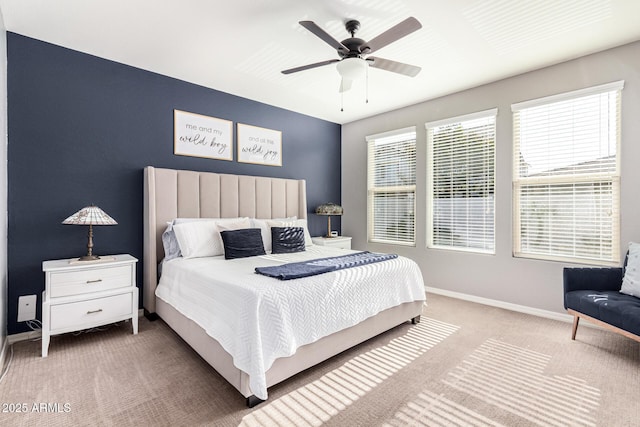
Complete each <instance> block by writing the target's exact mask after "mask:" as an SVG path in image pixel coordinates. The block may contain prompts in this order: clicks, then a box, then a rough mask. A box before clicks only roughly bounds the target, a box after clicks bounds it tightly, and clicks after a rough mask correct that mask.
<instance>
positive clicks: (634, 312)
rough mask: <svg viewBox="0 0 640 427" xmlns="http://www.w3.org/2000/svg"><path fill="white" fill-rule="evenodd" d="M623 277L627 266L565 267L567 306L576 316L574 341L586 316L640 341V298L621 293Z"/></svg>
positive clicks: (565, 302) (572, 336)
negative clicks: (580, 323) (581, 321)
mask: <svg viewBox="0 0 640 427" xmlns="http://www.w3.org/2000/svg"><path fill="white" fill-rule="evenodd" d="M625 265H626V259H625ZM623 277H624V267H612V268H565V269H564V272H563V282H564V308H565V309H566V310H567V311H568V312H569V314H571V315H573V331H572V334H571V339H572V340H575V339H576V332H577V330H578V323H579V322H580V319H581V318H582V319H585V320H587V321H589V322H593V323H595V324H598V325H600V326H602V327H604V328H606V329H608V330H611V331H614V332H617V333H619V334H622V335H624V336H626V337H628V338H631V339H633V340H636V341H639V342H640V298H636V297H634V296H631V295H626V294H622V293H620V288H621V286H622V278H623Z"/></svg>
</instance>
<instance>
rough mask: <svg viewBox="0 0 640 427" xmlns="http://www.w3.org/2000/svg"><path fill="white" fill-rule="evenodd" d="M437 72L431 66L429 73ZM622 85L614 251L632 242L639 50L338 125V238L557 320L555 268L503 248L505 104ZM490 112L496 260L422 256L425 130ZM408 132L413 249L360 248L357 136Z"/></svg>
mask: <svg viewBox="0 0 640 427" xmlns="http://www.w3.org/2000/svg"><path fill="white" fill-rule="evenodd" d="M436 66H437V65H436ZM618 80H624V81H625V87H624V89H623V91H622V147H621V152H620V156H621V170H622V180H621V191H622V193H621V196H622V202H621V227H622V229H621V253H622V254H624V253H625V251H626V246H627V243H628V242H629V241H632V240H635V241H640V192H639V191H638V187H639V186H640V167H638V162H640V42H636V43H632V44H628V45H625V46H622V47H619V48H615V49H611V50H608V51H605V52H601V53H597V54H593V55H589V56H586V57H583V58H579V59H576V60H572V61H568V62H565V63H562V64H559V65H555V66H551V67H547V68H544V69H541V70H537V71H533V72H530V73H526V74H522V75H519V76H515V77H512V78H508V79H505V80H501V81H498V82H495V83H491V84H487V85H484V86H480V87H477V88H473V89H469V90H466V91H463V92H459V93H456V94H453V95H449V96H445V97H442V98H438V99H434V100H431V101H426V102H424V103H421V104H416V105H413V106H410V107H406V108H402V109H399V110H395V111H392V112H389V113H385V114H381V115H379V116H376V117H371V118H367V119H363V120H359V121H357V122H352V123H348V124H346V125H343V127H342V205H343V207H344V212H345V214H344V216H343V217H342V233H343V234H344V235H346V236H352V237H353V247H354V248H356V249H362V250H371V251H383V252H396V253H398V254H401V255H404V256H407V257H409V258H412V259H413V260H415V261H416V262H417V263H418V264H419V265H420V268H421V270H422V274H423V276H424V280H425V285H426V286H428V287H434V288H439V289H443V290H445V291H450V292H458V293H463V294H468V295H473V296H477V297H481V298H488V299H491V300H498V301H504V302H506V303H510V304H517V305H522V306H527V307H532V308H534V309H540V310H547V311H554V312H564V309H563V295H562V268H563V267H564V266H565V265H567V264H564V263H559V262H549V261H538V260H530V259H523V258H514V257H513V256H512V248H511V235H512V232H511V222H512V221H511V216H512V213H511V202H512V197H511V156H512V123H511V120H512V117H511V104H513V103H516V102H521V101H526V100H529V99H535V98H540V97H543V96H548V95H553V94H557V93H562V92H568V91H572V90H576V89H581V88H585V87H590V86H595V85H599V84H603V83H609V82H613V81H618ZM496 107H497V108H498V117H497V121H496V131H497V134H496V137H497V142H496V253H495V255H480V254H470V253H463V252H453V251H444V250H434V249H426V194H425V192H426V172H425V167H426V164H427V163H426V151H427V150H426V131H425V128H424V123H425V122H430V121H434V120H439V119H445V118H449V117H455V116H459V115H463V114H468V113H473V112H476V111H482V110H487V109H490V108H496ZM408 126H416V130H417V156H418V159H417V168H418V170H417V181H418V182H417V184H418V191H417V214H416V233H417V243H416V247H402V246H395V245H381V244H368V243H367V224H366V218H367V173H366V172H367V162H366V158H367V151H366V142H365V137H366V136H367V135H372V134H377V133H380V132H385V131H389V130H394V129H401V128H405V127H408Z"/></svg>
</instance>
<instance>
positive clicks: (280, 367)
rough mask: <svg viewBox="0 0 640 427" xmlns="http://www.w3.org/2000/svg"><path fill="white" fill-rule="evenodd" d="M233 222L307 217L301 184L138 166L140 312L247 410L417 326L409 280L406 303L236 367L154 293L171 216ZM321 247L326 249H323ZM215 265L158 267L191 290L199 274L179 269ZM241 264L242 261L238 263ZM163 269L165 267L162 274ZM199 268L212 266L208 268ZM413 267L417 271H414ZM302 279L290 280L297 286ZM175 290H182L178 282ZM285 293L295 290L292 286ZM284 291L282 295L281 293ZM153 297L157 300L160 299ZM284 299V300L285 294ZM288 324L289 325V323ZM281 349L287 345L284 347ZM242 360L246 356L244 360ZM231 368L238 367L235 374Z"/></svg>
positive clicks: (318, 279)
mask: <svg viewBox="0 0 640 427" xmlns="http://www.w3.org/2000/svg"><path fill="white" fill-rule="evenodd" d="M237 217H249V218H264V219H270V218H291V217H297V218H299V219H306V218H307V203H306V183H305V181H304V180H293V179H283V178H267V177H254V176H244V175H228V174H216V173H211V172H195V171H184V170H173V169H161V168H155V167H151V166H148V167H146V168H145V169H144V262H143V306H144V311H145V315H146V316H147V317H149V318H154V317H160V318H161V319H162V320H163V321H164V322H166V323H167V324H168V325H169V326H170V327H171V328H172V329H173V330H174V331H175V332H176V333H177V334H178V335H180V336H181V338H182V339H183V340H184V341H185V342H187V343H188V344H189V345H190V346H191V347H192V348H193V349H194V350H195V351H196V352H197V353H198V354H199V355H200V356H201V357H202V358H203V359H205V360H206V361H207V362H208V363H209V364H210V365H211V366H212V367H213V368H214V369H215V370H216V371H217V372H218V373H219V374H220V375H222V376H223V377H224V378H225V379H226V380H227V381H228V382H229V383H230V384H231V385H232V386H234V387H235V388H236V389H237V390H238V391H239V392H240V393H241V394H242V395H243V396H244V397H245V398H246V401H247V405H248V406H250V407H251V406H254V405H255V404H258V403H260V402H262V401H263V400H264V399H266V389H268V387H271V386H273V385H275V384H277V383H279V382H281V381H284V380H285V379H287V378H289V377H291V376H293V375H295V374H297V373H299V372H301V371H303V370H305V369H307V368H309V367H311V366H314V365H316V364H318V363H320V362H322V361H324V360H326V359H328V358H330V357H332V356H334V355H336V354H338V353H340V352H342V351H344V350H347V349H348V348H351V347H353V346H354V345H356V344H359V343H361V342H363V341H366V340H367V339H369V338H372V337H374V336H376V335H378V334H380V333H382V332H384V331H386V330H388V329H391V328H393V327H395V326H397V325H399V324H401V323H404V322H407V321H412V322H413V323H415V322H417V321H419V318H420V317H419V316H420V314H421V312H422V308H423V305H424V302H425V301H424V299H425V298H424V289H423V287H422V283H421V287H420V292H416V291H415V287H416V285H415V283H414V285H413V288H414V289H413V291H412V293H411V296H410V297H408V296H403V298H404V299H403V301H404V300H406V301H404V302H400V303H396V304H394V305H393V306H391V307H390V308H384V309H380V310H379V311H376V310H375V309H373V310H374V311H375V313H373V314H371V313H369V314H366V315H365V317H364V320H360V321H358V322H357V323H354V324H353V325H350V326H347V327H344V328H340V329H339V330H335V331H332V332H331V333H329V334H328V335H326V336H325V335H323V336H321V337H314V338H313V339H312V340H310V342H308V343H306V342H303V343H302V345H298V344H294V348H292V349H291V351H289V353H288V354H290V355H287V356H279V357H275V358H274V359H273V360H267V363H266V364H265V365H264V369H263V371H255V369H254V368H248V365H246V364H243V363H244V362H243V360H244V356H243V357H239V356H238V354H236V353H234V356H235V357H234V356H232V355H231V354H230V352H229V351H227V350H228V349H229V348H230V346H229V342H228V341H225V340H224V339H222V338H220V339H214V338H213V337H212V335H215V333H213V332H215V331H213V332H212V329H215V325H216V322H215V321H213V322H212V323H204V322H203V321H201V320H200V319H198V318H196V317H195V316H193V315H192V314H191V313H188V314H185V313H183V311H182V310H183V307H181V306H180V304H176V303H175V302H172V303H168V302H167V300H169V298H168V297H167V296H166V295H167V291H166V290H165V291H164V293H163V292H162V290H163V288H164V287H165V286H166V285H165V284H161V286H160V288H158V284H159V277H158V265H159V263H160V262H161V261H162V259H163V257H164V248H163V245H162V239H161V236H162V233H163V232H164V231H165V229H166V227H167V223H168V222H171V221H172V220H174V219H175V218H237ZM327 250H328V251H329V252H326V251H327ZM331 250H333V251H340V250H337V249H330V248H319V247H309V248H308V251H306V252H307V253H303V254H299V255H298V254H291V255H286V256H284V258H283V259H284V260H287V259H290V260H291V261H296V260H300V259H303V258H305V257H306V258H309V257H311V256H326V255H332V253H331ZM334 253H335V252H334ZM316 254H317V255H316ZM275 257H276V256H271V255H268V254H267V255H266V256H262V257H258V258H256V262H258V263H261V265H269V263H270V262H276V261H277V262H283V259H276V258H275ZM232 261H236V260H232ZM215 262H218V263H220V265H222V263H223V262H224V261H220V260H216V259H213V258H212V259H211V260H207V259H196V260H171V261H170V262H168V263H166V264H165V265H164V266H163V268H164V269H165V270H164V274H163V278H162V279H163V281H164V282H167V281H168V279H167V278H168V277H174V276H177V277H182V279H179V280H182V281H183V282H189V284H190V286H197V282H198V281H199V280H200V281H202V279H199V278H198V276H189V275H188V274H190V273H188V272H187V273H184V274H183V273H181V271H182V270H181V269H182V268H186V267H187V266H188V264H194V265H198V266H199V267H198V268H197V269H205V267H204V266H205V265H213V263H215ZM242 262H243V263H244V261H242ZM277 262H276V263H277ZM385 262H388V261H385ZM399 262H402V263H404V264H403V265H404V266H405V267H406V268H407V269H408V270H411V271H412V273H411V274H413V276H412V279H411V280H412V281H413V282H415V281H416V280H417V276H416V274H417V275H418V276H419V280H420V282H421V281H422V277H421V276H420V275H419V274H420V273H419V269H417V266H415V265H413V266H411V265H409V266H408V267H407V265H408V264H407V263H409V264H411V263H413V262H412V261H409V260H407V259H406V258H402V257H399ZM172 263H173V264H172ZM228 264H229V265H231V264H232V263H231V262H228ZM380 264H383V263H380ZM413 264H415V263H413ZM233 265H234V266H235V267H234V268H236V269H237V270H236V272H235V273H233V272H232V273H230V275H234V274H237V275H238V276H242V275H244V277H249V276H247V275H246V274H247V271H249V270H248V268H250V267H248V266H246V265H245V264H241V263H240V262H237V263H234V264H233ZM168 266H169V267H170V269H167V267H168ZM206 268H209V269H211V267H206ZM216 268H217V267H216ZM362 268H363V267H356V268H353V269H350V270H353V271H356V272H358V271H359V272H360V273H359V274H366V273H364V272H365V270H360V269H362ZM416 270H417V273H416V272H415V271H416ZM185 271H187V270H185ZM343 271H346V270H343ZM203 274H204V273H203ZM328 274H334V273H328ZM254 276H256V279H255V280H262V281H263V282H262V285H261V286H270V285H269V283H267V282H264V281H265V280H275V281H276V282H277V280H276V279H272V278H266V277H264V278H260V279H257V276H258V275H254ZM331 277H332V276H325V275H320V276H315V278H314V279H313V282H310V283H313V284H314V285H313V286H316V287H319V288H321V287H322V286H323V285H324V284H323V282H326V281H328V280H342V279H336V278H337V277H345V276H335V277H333V278H331ZM185 278H186V280H185ZM308 279H311V278H308ZM308 279H296V281H297V280H308ZM252 280H253V279H252ZM291 282H295V281H291ZM300 283H303V282H300ZM304 283H306V282H304ZM179 286H183V285H182V284H180V285H179ZM185 286H186V285H185ZM285 286H291V285H290V284H288V285H273V288H274V289H277V288H284V287H285ZM201 287H205V286H201ZM310 287H311V286H310ZM290 289H292V290H293V289H296V288H293V287H292V288H290ZM304 289H306V288H304ZM283 292H284V291H283ZM291 293H293V292H291ZM280 294H281V295H282V294H283V293H282V292H280ZM285 294H286V295H288V294H287V293H286V292H285ZM159 295H162V297H160V296H159ZM287 298H290V295H288V296H287ZM172 304H173V305H172ZM174 305H175V306H174ZM367 307H368V305H367ZM220 311H221V310H220ZM228 317H229V316H228V315H227V317H225V318H221V319H220V322H221V323H223V321H227V322H229V318H228ZM237 323H238V322H236V324H237ZM352 323H353V322H352ZM212 325H213V326H212ZM294 326H295V322H294ZM288 327H289V328H291V325H289V326H288ZM275 329H278V328H275ZM282 329H283V330H284V331H287V330H288V329H287V328H282ZM294 329H295V328H294ZM294 332H295V331H294ZM283 334H284V332H283ZM292 334H293V332H292ZM280 337H281V338H282V337H284V338H286V335H281V336H280ZM287 345H291V344H290V343H288V344H287ZM254 350H255V349H254ZM252 351H253V350H252ZM276 354H278V353H276ZM247 357H248V358H249V359H250V358H251V355H249V356H247ZM238 365H239V366H241V367H242V368H243V369H240V368H239V367H238ZM252 386H253V388H252ZM253 389H256V390H258V392H254V391H253Z"/></svg>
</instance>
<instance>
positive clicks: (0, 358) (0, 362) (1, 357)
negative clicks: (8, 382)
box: [0, 337, 9, 375]
mask: <svg viewBox="0 0 640 427" xmlns="http://www.w3.org/2000/svg"><path fill="white" fill-rule="evenodd" d="M4 338H5V339H4V343H3V344H2V350H0V375H2V370H3V368H4V362H5V361H6V360H7V355H8V354H9V339H8V337H4Z"/></svg>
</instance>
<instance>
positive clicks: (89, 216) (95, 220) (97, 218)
mask: <svg viewBox="0 0 640 427" xmlns="http://www.w3.org/2000/svg"><path fill="white" fill-rule="evenodd" d="M62 223H63V224H67V225H88V226H89V235H88V242H87V254H86V255H84V256H82V257H80V258H79V261H96V260H98V259H100V257H99V256H97V255H94V254H93V226H94V225H116V224H118V223H117V222H116V220H115V219H113V218H111V217H110V216H109V215H107V214H106V212H105V211H103V210H102V209H100V208H99V207H97V206H93V205H91V206H85V207H84V208H82V209H80V210H79V211H78V212H76V213H74V214H73V215H71V216H70V217H69V218H67V219H65V220H64V221H62Z"/></svg>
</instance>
